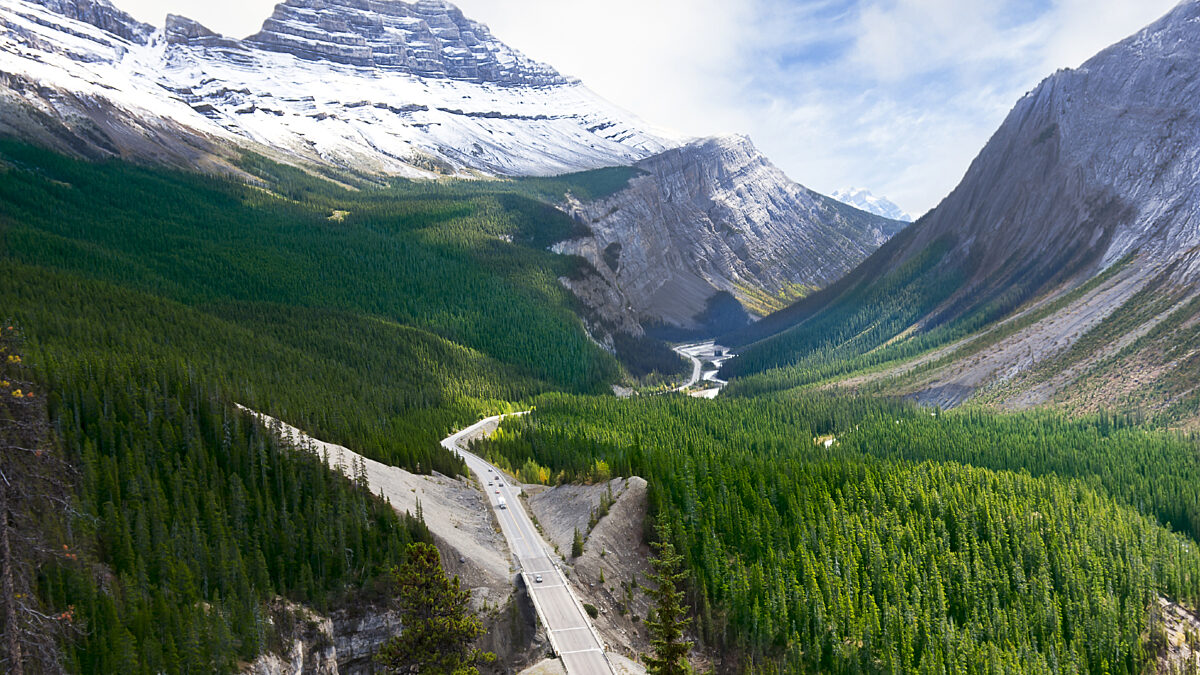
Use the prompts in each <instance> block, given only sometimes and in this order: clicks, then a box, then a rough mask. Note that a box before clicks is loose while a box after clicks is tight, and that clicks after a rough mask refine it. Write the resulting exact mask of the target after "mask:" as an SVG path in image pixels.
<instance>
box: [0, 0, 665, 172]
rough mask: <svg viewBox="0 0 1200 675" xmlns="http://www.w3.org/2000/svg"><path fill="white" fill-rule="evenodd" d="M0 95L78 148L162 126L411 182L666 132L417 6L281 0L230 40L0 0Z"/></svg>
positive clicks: (562, 157) (601, 160) (103, 13)
mask: <svg viewBox="0 0 1200 675" xmlns="http://www.w3.org/2000/svg"><path fill="white" fill-rule="evenodd" d="M0 99H3V101H2V102H9V103H11V102H12V101H18V102H21V103H23V104H25V105H26V106H27V107H28V108H30V109H32V110H34V111H36V113H37V115H41V116H44V117H49V118H52V119H54V120H57V122H58V123H60V124H61V125H62V126H64V127H66V128H68V129H71V130H72V131H73V132H74V133H75V135H76V136H77V137H78V138H77V139H76V140H74V141H72V145H88V146H93V145H94V146H96V147H94V148H91V149H92V152H91V153H90V154H100V155H103V154H120V155H127V154H141V155H143V156H144V155H145V154H150V153H148V152H146V151H142V152H140V153H139V151H138V149H137V148H136V146H137V144H138V142H139V140H138V139H139V137H140V136H143V135H147V134H149V135H151V136H153V135H154V134H153V133H152V132H149V131H148V130H147V127H148V126H149V127H155V126H163V127H171V128H174V129H176V130H178V129H183V130H186V131H187V132H189V133H191V134H194V135H195V136H196V137H197V138H200V139H208V140H210V141H211V142H213V143H216V144H234V145H236V146H238V147H249V148H251V149H255V150H259V151H268V150H269V151H270V152H271V153H272V154H278V153H280V152H282V153H283V155H285V156H291V157H293V158H298V159H302V160H307V161H310V162H315V163H320V164H326V165H328V164H332V165H335V166H340V167H343V168H346V169H350V170H354V171H366V172H381V173H392V174H399V175H407V176H412V177H418V176H432V175H446V174H450V175H473V174H478V173H484V174H489V175H504V176H510V175H548V174H557V173H563V172H567V171H577V170H585V169H592V168H598V167H602V166H612V165H618V164H630V163H633V162H636V161H638V160H640V159H643V158H645V157H649V156H651V155H654V154H656V153H658V152H661V151H663V150H665V149H667V148H669V147H674V146H675V145H678V144H679V143H680V142H681V141H682V139H680V138H678V137H676V136H674V135H673V134H671V133H669V132H664V131H661V130H657V129H652V128H651V127H649V126H648V125H646V124H645V123H643V122H641V121H640V120H638V119H637V118H636V117H634V116H633V115H631V114H630V113H628V112H626V111H624V110H622V109H620V108H618V107H617V106H614V105H613V104H611V103H609V102H607V101H605V100H604V99H602V98H601V97H599V96H597V95H596V94H595V93H593V92H592V91H590V90H589V89H588V88H587V87H585V86H584V85H583V84H581V83H579V82H578V81H576V80H573V79H570V78H566V77H563V76H561V75H559V74H558V73H557V72H555V71H554V70H553V69H551V68H549V67H548V66H544V65H542V64H538V63H536V62H533V61H531V60H529V59H527V58H525V57H524V56H522V55H520V54H519V52H516V51H515V50H512V49H510V48H508V47H506V46H504V45H503V44H502V43H500V42H498V41H496V40H495V39H494V38H492V37H491V35H490V33H489V32H488V31H487V28H486V27H485V26H482V25H481V24H476V23H474V22H470V21H469V20H467V19H465V18H464V17H463V16H462V14H461V12H459V11H458V10H457V8H455V7H454V6H453V5H450V4H449V3H444V2H438V1H430V0H422V1H421V2H417V3H408V2H402V1H401V0H384V1H382V2H372V3H370V4H369V5H366V4H365V3H361V2H353V1H352V0H322V1H321V2H317V1H315V0H289V1H288V2H285V3H282V4H280V5H279V6H278V7H277V8H276V12H275V15H273V17H272V18H271V19H268V20H267V22H266V23H265V24H264V29H263V31H262V32H260V33H258V34H256V35H255V36H252V37H251V38H248V39H247V40H236V39H232V38H228V37H224V36H220V35H217V34H216V33H214V32H212V31H210V30H208V29H206V28H204V27H203V26H201V25H200V24H198V23H196V22H194V21H190V20H188V19H185V18H182V17H175V16H172V17H169V19H168V22H167V26H166V27H165V28H163V29H153V28H152V27H148V26H145V25H144V24H139V23H137V22H136V21H134V20H133V19H132V18H130V17H129V16H128V15H126V14H124V13H122V12H120V10H117V9H116V8H114V7H112V6H111V5H110V4H109V3H108V2H107V0H40V1H38V2H35V1H33V0H0ZM6 110H7V108H6ZM98 111H99V112H98ZM38 120H39V121H38V124H40V125H42V126H45V123H44V121H42V118H41V117H39V118H38ZM12 126H14V124H8V125H6V124H4V123H3V122H2V121H0V128H8V130H9V131H13V129H11V128H9V127H12ZM26 126H27V127H28V126H30V125H28V124H27V125H26ZM18 131H19V129H18ZM57 135H58V136H61V135H62V134H57ZM162 145H163V144H162V143H159V144H158V146H156V147H155V151H154V152H155V153H160V152H162V151H163V148H162V147H161V146H162ZM130 146H135V147H134V149H133V150H130V149H129V147H130ZM84 154H88V153H84Z"/></svg>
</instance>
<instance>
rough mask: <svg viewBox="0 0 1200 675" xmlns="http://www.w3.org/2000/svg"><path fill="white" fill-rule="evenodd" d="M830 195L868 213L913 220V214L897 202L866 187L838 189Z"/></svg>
mask: <svg viewBox="0 0 1200 675" xmlns="http://www.w3.org/2000/svg"><path fill="white" fill-rule="evenodd" d="M830 196H832V197H833V198H834V199H836V200H838V201H839V202H842V203H843V204H849V205H850V206H853V207H854V208H856V209H862V210H863V211H866V212H867V213H874V214H875V215H877V216H883V217H884V218H891V219H892V220H899V221H903V222H905V223H911V222H912V220H913V219H912V216H910V215H908V213H906V212H905V211H904V209H902V208H900V207H899V206H897V205H896V203H895V202H893V201H892V200H890V199H888V198H887V197H880V196H879V195H876V194H874V193H873V192H871V191H870V190H867V189H866V188H854V187H852V188H847V189H845V190H838V191H836V192H834V193H833V194H832V195H830Z"/></svg>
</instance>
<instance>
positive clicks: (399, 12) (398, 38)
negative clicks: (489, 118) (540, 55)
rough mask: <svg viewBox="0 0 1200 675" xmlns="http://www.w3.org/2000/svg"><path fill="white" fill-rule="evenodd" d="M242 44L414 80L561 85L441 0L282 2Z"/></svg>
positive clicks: (542, 67)
mask: <svg viewBox="0 0 1200 675" xmlns="http://www.w3.org/2000/svg"><path fill="white" fill-rule="evenodd" d="M246 42H247V43H248V44H250V45H253V46H256V47H260V48H262V49H268V50H272V51H280V52H286V53H288V54H292V55H294V56H298V57H300V58H305V59H328V60H330V61H335V62H338V63H347V64H351V65H356V66H364V67H370V68H382V69H386V70H396V71H400V72H406V73H411V74H413V75H419V76H421V77H447V78H451V79H457V80H470V81H472V82H494V83H497V84H505V85H533V86H545V85H551V84H565V83H566V82H567V79H566V78H564V77H563V76H561V75H559V74H558V73H557V72H555V71H554V69H553V68H550V67H549V66H546V65H543V64H540V63H537V62H535V61H532V60H530V59H528V58H526V57H525V56H524V55H522V54H521V53H520V52H517V51H514V50H512V49H510V48H509V47H508V46H506V45H504V44H503V43H501V42H499V41H498V40H496V39H495V38H493V37H492V34H491V31H489V30H488V28H487V26H484V25H483V24H480V23H476V22H474V21H471V20H469V19H467V18H466V17H464V16H463V13H462V12H461V11H460V10H459V9H458V8H457V7H455V6H454V5H452V4H450V3H448V2H442V1H441V0H418V1H417V2H411V3H410V2H404V1H402V0H378V1H370V2H365V1H363V0H288V2H284V3H281V4H279V5H277V6H276V7H275V13H274V14H273V15H272V16H271V18H269V19H267V20H266V22H265V23H264V24H263V28H262V31H260V32H259V33H257V34H255V35H252V36H251V37H249V38H247V39H246Z"/></svg>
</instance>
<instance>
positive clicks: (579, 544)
mask: <svg viewBox="0 0 1200 675" xmlns="http://www.w3.org/2000/svg"><path fill="white" fill-rule="evenodd" d="M581 555H583V535H582V534H580V533H579V528H578V527H577V528H575V539H573V540H572V541H571V557H572V558H578V557H579V556H581Z"/></svg>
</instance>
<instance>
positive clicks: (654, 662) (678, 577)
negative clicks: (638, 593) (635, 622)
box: [643, 516, 692, 675]
mask: <svg viewBox="0 0 1200 675" xmlns="http://www.w3.org/2000/svg"><path fill="white" fill-rule="evenodd" d="M655 531H656V532H657V534H658V536H657V541H655V542H653V543H651V546H652V547H653V548H654V557H652V558H651V559H650V566H651V567H653V568H654V572H653V573H651V574H650V579H652V580H653V581H654V582H655V584H656V587H655V588H654V589H649V588H647V589H646V592H647V593H649V594H650V597H651V598H653V599H654V608H653V609H652V610H651V612H650V616H649V617H647V618H646V627H647V628H648V629H649V630H650V647H651V650H652V653H651V654H647V655H645V656H644V659H643V660H644V661H645V662H646V672H647V673H649V674H650V675H684V674H685V673H687V672H688V671H689V668H688V664H687V658H686V657H687V653H688V649H689V648H690V647H691V644H692V643H691V641H690V640H687V639H685V638H684V635H683V631H684V630H685V629H686V628H687V626H688V624H689V623H691V618H690V617H688V616H687V608H686V607H685V606H684V604H683V591H682V590H680V585H681V584H682V583H683V581H684V580H685V579H686V578H687V572H686V571H685V570H684V569H683V556H681V555H680V554H679V553H677V552H676V551H675V544H674V543H672V541H671V528H670V526H669V525H668V524H667V520H666V518H665V517H664V516H660V517H659V519H658V523H657V524H656V526H655Z"/></svg>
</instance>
